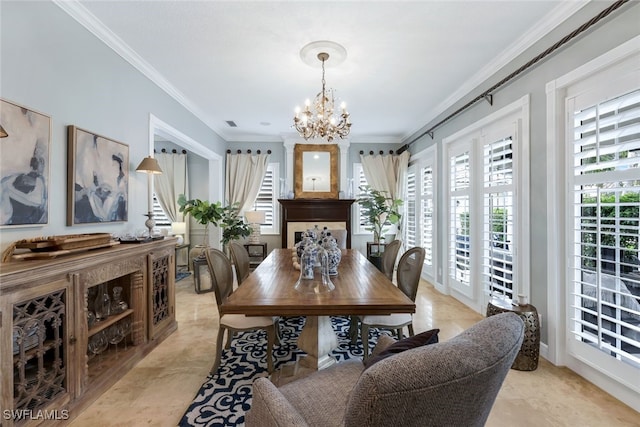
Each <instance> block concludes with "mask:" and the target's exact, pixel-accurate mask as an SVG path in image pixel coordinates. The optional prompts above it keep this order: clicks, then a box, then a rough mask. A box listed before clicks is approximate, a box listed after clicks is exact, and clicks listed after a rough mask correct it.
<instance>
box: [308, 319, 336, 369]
mask: <svg viewBox="0 0 640 427" xmlns="http://www.w3.org/2000/svg"><path fill="white" fill-rule="evenodd" d="M337 346H338V337H337V336H336V333H335V331H334V330H333V326H332V325H331V317H329V316H307V318H306V320H305V324H304V327H303V328H302V332H300V337H299V338H298V348H299V349H300V350H302V351H304V352H305V353H307V355H306V356H305V357H304V358H303V359H302V360H301V361H300V364H301V365H302V366H304V367H307V368H311V369H314V370H320V369H324V368H327V367H329V366H331V365H333V364H334V363H336V360H335V359H334V358H333V357H331V356H329V353H330V352H331V350H333V349H334V348H336V347H337Z"/></svg>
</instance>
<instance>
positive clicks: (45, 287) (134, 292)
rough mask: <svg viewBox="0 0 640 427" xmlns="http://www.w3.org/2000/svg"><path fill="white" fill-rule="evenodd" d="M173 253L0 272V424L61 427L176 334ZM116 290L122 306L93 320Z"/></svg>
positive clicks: (164, 243) (124, 248) (140, 249)
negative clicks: (104, 298)
mask: <svg viewBox="0 0 640 427" xmlns="http://www.w3.org/2000/svg"><path fill="white" fill-rule="evenodd" d="M175 247H176V239H175V238H169V239H165V240H161V241H155V242H150V243H140V244H119V245H115V246H113V247H111V248H107V249H94V250H88V251H86V252H82V253H79V254H75V255H68V256H64V257H58V258H54V259H51V260H34V261H17V262H10V263H4V264H0V369H1V372H2V376H1V380H0V392H1V393H0V394H1V399H0V417H1V419H0V425H2V426H14V425H19V426H22V425H25V426H26V425H28V426H31V425H39V424H47V425H50V424H52V423H55V422H56V421H57V423H59V424H65V423H67V422H68V421H69V420H71V419H73V418H75V417H76V416H77V415H78V414H79V413H80V412H81V411H82V410H83V409H84V408H86V407H87V406H88V405H90V404H91V402H93V401H94V400H95V399H96V398H98V396H100V395H101V394H102V393H103V392H105V391H106V390H107V389H108V388H109V387H111V386H112V385H113V384H114V383H115V382H116V381H117V380H118V379H120V378H121V377H122V376H123V375H124V374H125V373H126V372H127V371H129V370H130V369H131V368H132V367H133V366H134V365H135V364H136V363H137V362H138V361H140V360H141V359H142V358H143V357H144V356H145V355H147V354H148V353H149V352H150V351H151V350H152V349H153V348H154V347H156V346H157V345H158V344H159V343H160V342H161V341H162V340H163V339H164V338H166V337H167V336H168V335H169V334H171V333H172V332H173V331H175V330H176V328H177V323H176V320H175V275H174V271H175ZM114 288H122V290H121V292H120V294H121V296H122V301H124V303H125V304H126V307H125V305H124V304H121V305H120V306H119V307H116V306H115V305H113V304H112V307H113V311H114V312H113V313H110V314H109V315H108V316H106V313H105V316H104V318H103V319H102V320H99V321H94V320H93V316H94V315H95V314H96V311H98V312H100V311H102V310H101V309H100V307H101V305H100V303H99V301H100V300H101V299H102V298H101V297H102V296H103V295H104V294H105V293H106V294H108V295H109V298H110V302H113V300H114V299H115V298H114ZM116 293H118V291H117V290H116ZM105 340H106V344H105ZM99 350H101V351H99Z"/></svg>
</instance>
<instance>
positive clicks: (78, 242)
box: [15, 233, 111, 252]
mask: <svg viewBox="0 0 640 427" xmlns="http://www.w3.org/2000/svg"><path fill="white" fill-rule="evenodd" d="M110 241H111V234H109V233H90V234H67V235H62V236H50V237H38V238H34V239H30V240H23V241H20V242H16V246H15V247H16V249H30V250H31V251H33V252H49V251H62V250H69V249H79V248H91V247H95V246H101V245H106V244H108V243H109V242H110Z"/></svg>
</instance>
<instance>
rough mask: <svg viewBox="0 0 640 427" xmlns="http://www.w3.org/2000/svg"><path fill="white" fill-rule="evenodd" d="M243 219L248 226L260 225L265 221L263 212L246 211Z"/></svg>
mask: <svg viewBox="0 0 640 427" xmlns="http://www.w3.org/2000/svg"><path fill="white" fill-rule="evenodd" d="M244 217H245V218H246V219H247V222H248V223H249V224H262V223H263V222H264V221H265V216H264V211H247V212H245V213H244Z"/></svg>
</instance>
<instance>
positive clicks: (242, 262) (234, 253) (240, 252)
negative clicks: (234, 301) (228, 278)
mask: <svg viewBox="0 0 640 427" xmlns="http://www.w3.org/2000/svg"><path fill="white" fill-rule="evenodd" d="M229 252H230V253H231V259H232V260H233V265H234V266H235V268H236V277H237V278H238V285H240V284H241V283H242V282H243V281H244V279H246V278H247V276H249V273H250V272H251V267H250V265H249V252H247V250H246V249H245V248H244V246H242V245H241V244H240V243H238V242H229Z"/></svg>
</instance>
